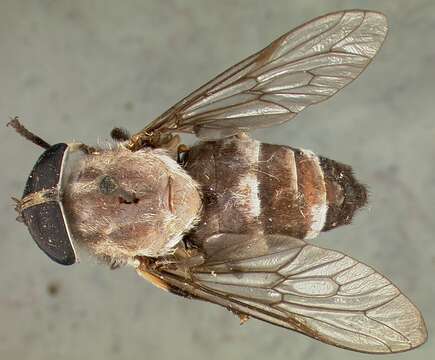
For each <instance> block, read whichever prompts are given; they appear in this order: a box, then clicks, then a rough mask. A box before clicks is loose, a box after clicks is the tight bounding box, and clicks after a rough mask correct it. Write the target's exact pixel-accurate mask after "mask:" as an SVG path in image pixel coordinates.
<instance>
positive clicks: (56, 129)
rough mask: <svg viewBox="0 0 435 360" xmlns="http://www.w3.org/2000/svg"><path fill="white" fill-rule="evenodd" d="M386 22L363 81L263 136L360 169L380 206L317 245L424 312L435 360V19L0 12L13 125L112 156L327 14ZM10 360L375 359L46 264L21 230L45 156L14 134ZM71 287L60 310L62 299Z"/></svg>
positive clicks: (5, 141)
mask: <svg viewBox="0 0 435 360" xmlns="http://www.w3.org/2000/svg"><path fill="white" fill-rule="evenodd" d="M352 7H354V8H368V9H376V10H381V11H383V12H384V13H385V14H386V15H387V16H388V18H389V21H390V33H389V36H388V38H387V41H386V43H385V44H384V47H383V49H382V51H381V52H380V54H379V56H378V57H377V58H376V60H375V62H374V63H373V64H372V65H371V66H370V67H369V68H368V69H367V71H366V72H365V73H364V74H363V76H362V77H361V78H360V79H358V80H357V81H356V82H355V83H353V84H352V85H350V86H349V87H348V88H347V89H346V90H345V91H344V92H342V93H340V94H339V95H337V96H336V97H334V98H333V99H332V100H330V101H328V102H327V103H323V104H320V105H318V106H315V107H313V108H310V109H308V110H306V111H304V112H303V113H302V114H300V115H299V116H298V119H297V121H294V122H293V123H289V124H287V125H284V126H282V127H280V128H275V129H269V130H267V131H262V132H261V133H258V137H259V138H261V139H263V140H265V141H268V142H274V143H283V144H292V145H294V146H300V147H305V148H310V149H312V150H314V151H316V152H318V153H321V154H324V155H327V156H329V157H331V158H333V159H337V160H340V161H343V162H345V163H349V164H352V165H353V166H354V168H355V171H356V173H357V174H358V176H359V178H360V179H361V180H362V181H364V182H365V183H367V184H369V185H370V190H371V203H370V206H369V207H368V209H367V210H365V211H363V212H361V213H360V214H359V216H358V217H357V219H356V221H355V223H354V224H353V225H352V226H348V227H346V228H342V229H339V230H336V231H333V232H331V233H328V234H325V235H322V236H321V237H320V238H319V239H318V240H316V243H318V244H322V245H323V246H327V247H331V248H334V249H338V250H341V251H344V252H346V253H349V254H353V255H354V256H356V257H357V258H359V259H360V260H363V261H364V262H366V263H368V264H371V265H373V266H374V267H376V268H377V269H378V270H380V271H382V272H383V273H384V274H386V275H387V276H388V277H389V278H391V279H392V280H394V282H395V283H396V284H397V285H399V286H400V287H401V288H402V289H403V290H404V291H405V292H406V293H407V294H408V295H409V296H410V297H411V298H412V299H413V301H414V302H415V303H416V304H418V306H419V307H420V308H421V310H422V312H423V314H424V316H425V319H426V322H427V325H428V327H429V331H430V338H429V341H428V343H427V344H426V345H424V346H423V347H422V348H420V349H418V350H415V351H413V352H409V353H404V354H400V355H397V356H395V357H394V358H395V359H396V358H397V359H398V358H400V359H429V358H431V357H432V356H434V354H435V344H434V341H433V335H432V332H431V330H432V331H435V328H434V320H435V310H434V307H433V304H434V299H435V286H434V271H435V240H434V231H435V226H434V220H433V219H434V212H435V202H434V200H435V196H434V195H435V190H434V189H435V187H434V183H435V171H434V165H433V163H434V157H435V145H434V140H435V120H434V110H433V108H434V106H435V102H434V99H435V97H434V90H435V85H434V80H435V76H434V75H435V66H434V65H435V50H434V48H435V45H434V37H435V36H434V35H435V2H434V1H433V0H426V1H424V0H422V1H382V2H379V1H374V0H373V1H338V0H337V1H322V2H319V1H298V2H296V1H290V0H275V1H269V2H266V1H158V0H155V1H141V0H137V1H133V0H128V1H117V0H111V1H88V0H75V1H66V0H65V1H54V0H39V1H36V0H35V1H30V0H29V1H25V0H1V2H0V81H1V83H0V84H1V85H0V114H1V115H0V117H1V119H2V121H3V122H6V120H7V118H8V116H10V115H20V116H21V117H22V119H23V120H24V121H25V123H26V124H27V125H28V126H29V128H31V129H36V130H38V131H39V132H40V133H41V134H42V135H43V136H44V137H45V138H47V140H48V141H50V142H56V141H61V140H73V139H75V140H81V141H84V142H88V143H93V142H95V141H96V139H102V140H104V139H106V138H107V135H108V133H109V130H110V129H111V127H113V126H114V125H123V126H126V127H128V128H131V129H133V130H137V129H139V128H141V127H142V126H143V125H144V124H145V122H147V121H148V120H150V119H152V118H153V117H155V116H156V115H158V114H159V113H160V112H162V111H163V110H165V109H166V108H167V107H169V106H170V105H172V104H173V103H174V102H175V101H176V100H178V99H179V98H180V97H181V96H183V95H185V94H187V93H188V92H189V91H190V90H193V89H194V88H196V87H198V86H199V85H201V84H202V83H203V82H205V81H206V80H208V79H209V78H211V77H212V76H213V75H215V74H217V73H218V72H220V71H221V70H224V69H225V68H226V67H227V66H229V65H232V64H233V63H235V62H236V61H238V60H241V59H242V58H243V57H245V56H247V55H249V54H251V53H252V52H254V51H256V50H257V49H259V48H261V47H263V46H264V45H266V44H267V43H269V42H270V41H271V40H273V39H274V38H276V37H277V36H279V35H281V34H282V33H284V32H286V31H287V30H289V29H291V28H293V27H294V26H297V25H299V24H300V23H302V22H304V21H305V20H308V19H311V18H313V17H315V16H318V15H321V14H323V13H326V12H329V11H332V10H339V9H344V8H352ZM0 136H1V152H0V157H1V159H0V161H1V162H0V164H1V167H2V176H1V189H2V191H1V194H0V196H1V200H0V206H1V216H0V221H1V232H2V238H1V241H0V291H1V292H0V358H1V359H33V360H36V359H44V360H49V359H94V360H98V359H105V360H108V359H120V358H123V359H169V358H173V359H187V358H188V359H192V360H193V359H203V358H206V359H210V360H211V359H248V358H249V359H252V360H253V359H265V358H267V359H316V358H321V359H324V360H326V359H334V360H336V359H349V360H350V359H363V358H367V356H366V355H363V354H357V353H352V352H348V351H345V350H340V349H336V348H334V347H331V346H327V345H323V344H321V343H318V342H316V341H313V340H310V339H308V338H306V337H304V336H302V335H299V334H296V333H292V332H289V331H286V330H283V329H280V328H274V327H272V326H270V325H267V324H264V323H261V322H258V321H255V320H251V321H249V322H248V323H247V324H246V325H244V326H242V327H240V326H239V324H238V320H237V319H236V318H235V317H234V315H232V314H230V313H229V312H227V311H225V310H223V309H221V308H218V307H216V306H213V305H209V304H203V303H199V302H194V301H187V300H184V299H182V298H178V297H175V296H171V295H168V294H165V293H163V292H162V291H160V290H158V289H156V288H154V287H153V286H151V285H150V284H148V283H146V282H145V281H143V280H141V279H140V278H139V277H137V276H136V274H135V273H134V272H133V271H132V270H131V269H128V268H126V269H122V270H118V271H110V270H108V269H107V268H105V267H104V266H100V265H98V264H96V263H95V261H93V260H91V259H87V258H85V257H83V256H82V263H81V264H80V265H78V266H74V267H71V268H64V267H60V266H57V265H55V264H54V263H52V262H50V261H49V260H48V259H47V258H46V257H45V256H44V255H43V254H42V253H41V252H40V251H39V250H38V249H37V248H36V246H35V245H34V244H33V243H32V240H31V238H30V236H29V234H28V233H27V230H26V229H25V227H23V226H22V225H20V224H18V223H16V222H14V221H13V219H14V217H15V214H14V212H13V210H12V206H11V200H10V196H11V195H18V194H20V193H21V192H22V189H23V186H24V182H25V178H26V177H27V175H28V172H29V171H30V169H31V167H32V166H33V163H34V161H35V160H36V158H37V156H38V155H39V153H40V150H39V149H37V148H36V147H35V146H33V145H32V144H30V143H28V142H25V141H23V140H22V139H20V138H19V137H17V136H16V135H15V134H14V133H13V132H12V131H11V130H7V129H6V128H2V129H1V132H0ZM53 286H58V287H59V288H58V292H57V293H56V294H52V295H50V291H49V288H52V287H53Z"/></svg>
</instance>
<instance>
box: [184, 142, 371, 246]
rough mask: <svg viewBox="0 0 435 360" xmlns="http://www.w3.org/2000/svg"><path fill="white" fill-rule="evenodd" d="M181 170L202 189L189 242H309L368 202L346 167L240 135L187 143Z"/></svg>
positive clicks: (306, 153)
mask: <svg viewBox="0 0 435 360" xmlns="http://www.w3.org/2000/svg"><path fill="white" fill-rule="evenodd" d="M185 168H186V170H187V171H188V172H189V174H190V175H191V176H192V177H193V178H194V179H195V180H196V181H197V182H198V183H199V184H200V185H201V189H202V192H203V214H202V218H201V222H200V224H199V225H198V226H197V228H196V230H195V231H194V233H193V234H192V237H193V240H194V239H195V238H201V239H203V238H205V237H208V236H211V235H213V234H217V233H238V234H242V233H256V232H257V233H258V232H261V233H265V234H285V235H289V236H293V237H296V238H299V239H310V238H314V237H316V236H317V235H318V234H319V232H320V231H325V230H329V229H331V228H334V227H336V226H339V225H343V224H347V223H349V222H350V221H351V219H352V217H353V214H354V212H355V211H356V210H357V209H358V208H359V207H361V206H363V205H364V204H365V203H366V200H367V194H366V189H365V188H364V186H362V185H361V184H359V183H358V182H357V181H356V180H355V178H354V177H353V175H352V170H351V168H350V167H349V166H346V165H343V164H340V163H337V162H335V161H333V160H329V159H326V158H323V157H319V156H317V155H315V154H314V153H313V152H311V151H309V150H302V149H295V148H291V147H289V146H282V145H272V144H264V143H260V142H259V141H256V140H253V139H251V138H249V137H247V136H244V137H242V138H237V137H233V138H229V139H223V140H220V141H213V142H205V143H200V144H198V145H196V146H194V147H193V148H192V149H191V151H190V152H189V156H188V160H187V163H186V166H185Z"/></svg>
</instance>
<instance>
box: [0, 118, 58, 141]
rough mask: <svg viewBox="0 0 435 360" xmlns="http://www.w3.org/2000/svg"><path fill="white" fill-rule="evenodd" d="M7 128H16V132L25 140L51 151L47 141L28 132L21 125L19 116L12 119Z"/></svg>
mask: <svg viewBox="0 0 435 360" xmlns="http://www.w3.org/2000/svg"><path fill="white" fill-rule="evenodd" d="M6 126H10V127H11V128H14V129H15V131H16V132H17V133H18V134H20V135H21V136H22V137H23V138H25V139H27V140H29V141H31V142H32V143H34V144H36V145H38V146H41V147H42V148H44V149H49V148H50V147H51V145H50V144H49V143H47V142H46V141H44V140H42V139H41V138H40V137H39V136H36V135H35V134H34V133H32V132H31V131H29V130H27V129H26V127H25V126H24V125H23V124H21V123H20V121H19V120H18V116H15V117H14V118H11V121H9V122H8V123H7V124H6Z"/></svg>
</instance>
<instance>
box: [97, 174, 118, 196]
mask: <svg viewBox="0 0 435 360" xmlns="http://www.w3.org/2000/svg"><path fill="white" fill-rule="evenodd" d="M99 187H100V191H101V193H102V194H104V195H111V194H113V193H115V192H116V191H117V190H118V183H117V182H116V180H115V179H114V178H113V177H111V176H109V175H106V176H103V178H102V179H101V181H100V185H99Z"/></svg>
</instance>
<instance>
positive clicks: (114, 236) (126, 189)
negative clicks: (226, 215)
mask: <svg viewBox="0 0 435 360" xmlns="http://www.w3.org/2000/svg"><path fill="white" fill-rule="evenodd" d="M69 167H70V169H69V170H70V171H69V175H67V179H66V181H65V191H64V195H63V196H64V199H65V200H66V201H65V204H66V211H67V213H68V216H69V219H70V226H71V231H72V233H73V236H74V238H75V240H76V241H77V242H78V243H79V244H80V245H83V246H85V247H86V248H88V249H89V250H90V251H91V252H92V253H94V254H96V255H97V256H101V257H106V258H107V257H108V258H110V259H115V260H117V261H128V259H129V258H132V257H134V256H137V255H146V256H160V255H165V254H168V253H170V252H171V249H172V248H173V247H174V246H175V245H176V244H177V243H178V242H179V241H181V239H182V236H183V234H184V233H185V232H186V231H188V230H189V229H190V228H191V227H192V226H193V225H194V224H195V222H196V221H197V219H198V216H199V212H200V209H201V197H200V193H199V190H198V186H197V184H196V183H195V181H194V180H193V179H192V178H191V177H190V176H189V175H188V174H187V173H186V172H185V171H184V170H183V169H182V168H181V167H180V166H179V165H178V164H177V163H176V162H175V161H174V160H173V159H171V158H170V157H169V156H168V155H167V154H166V153H165V151H164V150H154V149H149V148H146V149H143V150H140V151H137V152H131V151H130V150H127V149H126V148H125V147H123V146H122V145H118V146H116V147H112V148H106V149H99V150H97V151H96V152H94V153H92V154H89V155H86V156H82V157H80V158H79V159H76V160H75V161H71V163H70V165H69ZM103 179H104V181H106V182H107V181H109V185H110V189H105V188H104V187H103V192H104V191H106V192H107V191H108V190H110V193H109V194H107V193H103V192H102V182H103ZM108 179H109V180H108Z"/></svg>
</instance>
